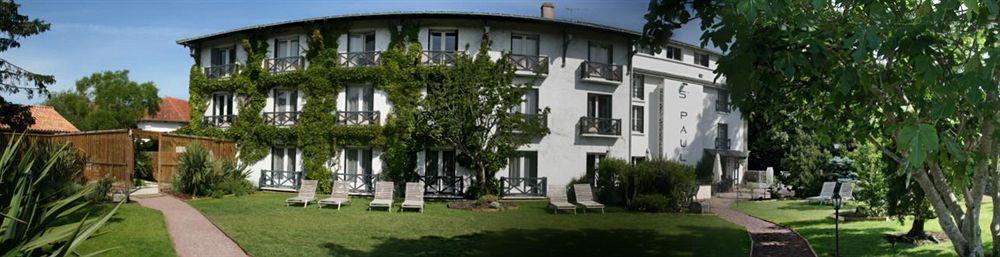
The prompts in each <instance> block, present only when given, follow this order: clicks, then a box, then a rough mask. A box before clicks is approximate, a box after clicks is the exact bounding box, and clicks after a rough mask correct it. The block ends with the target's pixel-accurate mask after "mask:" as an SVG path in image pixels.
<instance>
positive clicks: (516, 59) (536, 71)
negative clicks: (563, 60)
mask: <svg viewBox="0 0 1000 257" xmlns="http://www.w3.org/2000/svg"><path fill="white" fill-rule="evenodd" d="M510 61H511V62H512V63H514V68H516V69H517V71H515V73H516V74H517V75H521V76H534V75H541V76H545V75H547V74H549V57H548V56H536V55H520V54H511V55H510Z"/></svg>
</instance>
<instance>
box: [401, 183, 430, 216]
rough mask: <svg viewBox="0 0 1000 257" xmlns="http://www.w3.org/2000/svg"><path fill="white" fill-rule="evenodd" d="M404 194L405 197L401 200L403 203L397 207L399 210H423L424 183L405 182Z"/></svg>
mask: <svg viewBox="0 0 1000 257" xmlns="http://www.w3.org/2000/svg"><path fill="white" fill-rule="evenodd" d="M405 194H406V198H405V199H404V200H403V205H401V206H400V207H399V211H403V209H420V212H424V183H422V182H410V183H406V193H405Z"/></svg>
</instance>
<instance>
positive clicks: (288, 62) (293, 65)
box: [264, 56, 306, 73]
mask: <svg viewBox="0 0 1000 257" xmlns="http://www.w3.org/2000/svg"><path fill="white" fill-rule="evenodd" d="M305 68H306V58H303V57H301V56H292V57H282V58H269V59H266V60H264V69H265V70H267V71H268V72H270V73H282V72H288V71H297V70H303V69H305Z"/></svg>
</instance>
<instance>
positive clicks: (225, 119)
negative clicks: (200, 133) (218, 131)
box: [201, 115, 236, 128]
mask: <svg viewBox="0 0 1000 257" xmlns="http://www.w3.org/2000/svg"><path fill="white" fill-rule="evenodd" d="M201 121H202V123H204V124H205V126H209V127H219V128H227V127H230V126H232V125H233V122H235V121H236V115H206V116H205V117H204V118H202V120H201Z"/></svg>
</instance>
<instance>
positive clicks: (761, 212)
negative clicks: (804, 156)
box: [736, 201, 993, 256]
mask: <svg viewBox="0 0 1000 257" xmlns="http://www.w3.org/2000/svg"><path fill="white" fill-rule="evenodd" d="M845 208H846V209H848V210H853V207H850V206H848V207H845ZM736 209H738V210H740V211H743V212H746V213H749V214H750V215H754V216H757V217H761V218H764V219H767V220H770V221H773V222H776V223H779V224H782V225H786V226H789V227H791V228H793V229H795V230H796V231H798V232H799V234H802V236H803V237H805V238H806V240H808V241H809V244H811V245H812V247H813V249H815V250H816V253H818V254H819V255H820V256H833V255H834V245H835V241H834V220H833V218H830V216H831V214H833V207H831V206H830V205H819V204H809V203H806V202H805V201H763V202H740V203H739V205H738V206H737V207H736ZM992 211H993V205H992V204H991V203H985V204H984V206H983V210H982V212H983V215H982V217H981V219H980V224H981V226H982V228H983V231H984V234H983V236H984V238H983V241H984V243H985V244H986V247H987V248H990V247H989V245H990V244H991V242H992V239H990V238H989V235H988V234H986V232H988V231H989V228H988V225H989V224H990V222H991V216H992V214H991V212H992ZM840 225H841V227H840V251H841V255H842V256H955V253H954V251H953V250H952V246H951V243H948V242H945V243H943V244H925V245H921V246H916V247H915V246H913V245H905V244H897V245H896V246H895V247H893V246H892V245H891V244H889V243H888V242H887V241H885V239H883V237H882V236H883V235H884V234H902V233H905V232H906V231H907V230H908V229H909V228H910V227H909V225H910V222H909V221H907V222H906V223H905V224H900V223H899V221H896V220H892V221H854V222H847V223H841V224H840ZM925 228H926V229H927V231H936V232H940V231H941V226H940V225H938V221H937V220H929V221H927V223H926V224H925ZM987 252H989V249H987Z"/></svg>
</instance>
